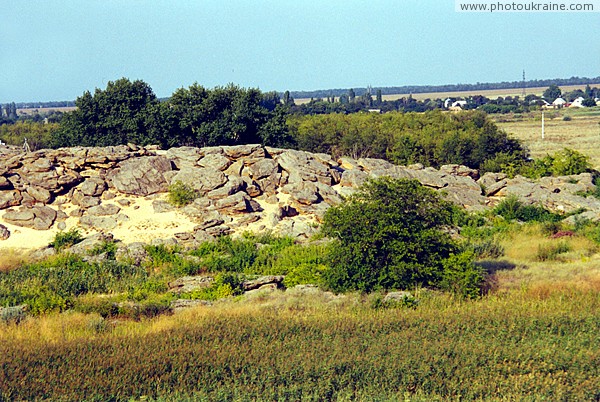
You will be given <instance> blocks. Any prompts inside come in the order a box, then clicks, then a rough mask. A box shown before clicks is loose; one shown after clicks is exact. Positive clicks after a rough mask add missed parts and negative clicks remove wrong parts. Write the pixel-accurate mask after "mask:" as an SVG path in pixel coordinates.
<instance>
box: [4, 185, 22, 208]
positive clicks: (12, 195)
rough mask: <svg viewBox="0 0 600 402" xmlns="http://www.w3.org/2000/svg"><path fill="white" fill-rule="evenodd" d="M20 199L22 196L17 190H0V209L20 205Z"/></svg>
mask: <svg viewBox="0 0 600 402" xmlns="http://www.w3.org/2000/svg"><path fill="white" fill-rule="evenodd" d="M22 200H23V196H22V195H21V193H20V192H19V191H17V190H8V191H0V209H5V208H9V207H15V206H17V205H20V204H21V201H22Z"/></svg>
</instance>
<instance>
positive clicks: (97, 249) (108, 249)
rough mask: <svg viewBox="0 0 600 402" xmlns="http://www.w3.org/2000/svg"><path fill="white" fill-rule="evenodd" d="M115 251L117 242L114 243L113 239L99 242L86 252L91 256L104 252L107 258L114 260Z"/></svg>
mask: <svg viewBox="0 0 600 402" xmlns="http://www.w3.org/2000/svg"><path fill="white" fill-rule="evenodd" d="M116 253H117V243H115V242H114V241H103V242H101V243H100V244H97V245H96V246H94V247H93V248H92V249H91V250H89V252H88V254H89V255H92V256H94V255H101V254H106V258H107V259H109V260H114V259H115V255H116Z"/></svg>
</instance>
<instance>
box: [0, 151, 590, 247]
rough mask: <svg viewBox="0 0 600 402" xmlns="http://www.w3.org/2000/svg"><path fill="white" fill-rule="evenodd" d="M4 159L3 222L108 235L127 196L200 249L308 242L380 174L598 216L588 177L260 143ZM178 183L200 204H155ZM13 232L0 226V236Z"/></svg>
mask: <svg viewBox="0 0 600 402" xmlns="http://www.w3.org/2000/svg"><path fill="white" fill-rule="evenodd" d="M2 152H3V155H2V157H3V159H2V160H1V161H0V210H4V213H3V214H2V220H3V221H4V222H5V223H8V224H11V225H15V226H20V227H26V228H33V229H37V230H47V229H49V228H52V227H54V225H56V227H58V228H59V229H64V228H65V223H64V222H65V221H66V220H67V219H68V218H69V217H74V218H77V222H78V223H77V225H78V226H80V227H81V228H84V229H87V230H92V231H98V232H104V233H110V231H111V230H112V229H114V228H115V227H117V226H118V225H120V224H121V223H123V222H127V221H128V220H129V217H128V216H127V214H125V213H123V211H122V209H123V208H124V207H127V206H129V204H130V203H131V202H134V200H133V201H131V199H132V198H135V197H144V198H153V197H154V198H153V204H152V205H153V208H154V212H155V213H163V212H169V211H173V210H177V211H179V212H180V213H182V214H185V215H186V216H187V217H188V218H189V220H190V221H192V222H194V223H196V224H197V225H196V226H195V228H194V230H193V231H191V232H186V233H183V232H182V233H178V234H177V235H176V236H175V237H176V238H175V241H181V242H186V241H187V242H190V241H192V242H199V241H204V240H207V239H210V238H213V237H215V236H220V235H225V234H230V233H233V232H239V231H243V230H246V229H248V228H252V229H253V230H265V229H269V230H273V231H274V232H275V233H278V234H282V235H290V236H294V237H297V238H308V237H310V236H311V235H312V234H313V233H314V232H315V231H316V228H317V227H318V223H319V222H320V221H321V220H322V219H323V216H324V214H325V212H326V211H327V209H328V208H330V207H331V206H332V205H337V204H339V203H340V202H341V201H342V199H343V197H344V196H347V195H349V194H351V193H353V192H354V191H356V189H357V188H358V187H359V186H360V185H362V184H363V183H364V182H365V181H366V180H367V179H369V178H375V177H382V176H391V177H393V178H410V179H416V180H418V181H420V182H421V183H422V184H423V185H425V186H427V187H430V188H433V189H436V190H438V191H441V192H443V194H444V196H445V197H446V198H447V199H449V200H451V201H453V202H454V203H456V204H458V205H460V206H462V207H464V208H466V209H468V210H482V209H484V208H487V207H489V206H491V205H494V204H495V203H497V202H498V200H499V199H501V198H502V197H504V196H506V195H508V194H516V195H517V196H519V197H520V198H522V199H523V200H524V201H525V202H527V203H539V204H541V205H543V206H544V207H546V208H548V209H551V210H554V211H563V212H573V211H576V210H580V209H585V210H586V212H585V216H586V217H588V218H590V219H600V201H598V200H596V199H595V198H593V197H586V196H585V194H586V193H589V192H590V191H591V190H593V189H594V188H595V186H594V184H593V182H592V176H591V175H590V174H586V173H584V174H581V175H576V176H567V177H560V178H543V179H540V180H537V181H534V180H529V179H525V178H523V177H519V176H517V177H516V178H514V179H509V178H507V177H506V176H505V175H503V174H498V173H487V174H485V175H483V176H482V177H479V172H477V171H476V170H473V169H470V168H467V167H465V166H460V165H446V166H442V167H441V168H440V169H439V170H438V169H434V168H425V167H423V166H422V165H419V164H416V165H411V166H407V167H405V166H396V165H393V164H391V163H389V162H387V161H384V160H380V159H370V158H360V159H352V158H348V157H344V158H340V159H338V160H334V159H333V158H332V157H331V156H329V155H325V154H314V153H309V152H304V151H297V150H288V149H277V148H270V147H262V146H260V145H239V146H223V147H207V148H193V147H179V148H171V149H169V150H166V151H163V150H158V149H156V147H138V146H136V145H133V144H130V145H122V146H114V147H99V148H83V147H76V148H61V149H56V150H40V151H36V152H28V153H23V152H21V151H19V150H17V149H3V150H2ZM176 182H181V183H183V184H185V185H187V186H189V187H190V188H191V189H193V190H194V191H196V193H197V194H198V196H199V197H198V198H197V199H196V200H194V201H193V202H192V203H191V204H189V205H187V206H185V207H183V208H178V209H176V208H175V207H174V206H172V205H170V204H169V203H167V202H166V201H165V200H164V199H161V198H156V197H157V196H159V195H161V194H164V193H166V192H168V190H169V186H171V185H172V184H174V183H176ZM124 197H128V198H124ZM163 198H164V197H163ZM67 205H68V206H70V208H69V209H67V208H66V207H65V206H67ZM66 211H68V212H66ZM9 235H10V233H9V232H8V230H3V229H2V228H1V227H0V239H1V238H6V237H7V236H9Z"/></svg>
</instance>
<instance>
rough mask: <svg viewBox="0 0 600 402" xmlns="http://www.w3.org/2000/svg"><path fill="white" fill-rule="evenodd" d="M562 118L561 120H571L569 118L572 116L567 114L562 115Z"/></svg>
mask: <svg viewBox="0 0 600 402" xmlns="http://www.w3.org/2000/svg"><path fill="white" fill-rule="evenodd" d="M562 119H563V121H571V120H573V118H572V117H571V116H569V115H564V116H563V118H562Z"/></svg>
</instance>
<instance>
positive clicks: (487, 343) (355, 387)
mask: <svg viewBox="0 0 600 402" xmlns="http://www.w3.org/2000/svg"><path fill="white" fill-rule="evenodd" d="M498 240H499V242H500V244H501V245H502V246H503V247H504V249H505V256H504V257H502V258H500V259H496V260H489V261H483V262H481V264H484V265H485V266H486V267H487V268H488V269H489V271H490V272H491V273H492V274H491V275H490V277H489V278H488V282H489V292H488V293H487V294H486V295H484V296H483V297H481V298H480V299H476V300H465V299H461V298H458V297H455V296H452V295H451V294H447V293H442V292H438V291H432V290H426V289H413V290H412V292H413V293H414V294H415V296H416V298H417V299H418V300H419V303H418V305H417V306H416V308H409V307H393V308H383V307H381V303H380V302H381V297H382V295H381V294H379V293H374V294H370V295H363V294H357V293H349V294H346V295H340V296H334V295H332V294H327V293H322V292H303V291H299V290H291V291H287V292H274V293H263V294H257V295H254V296H253V297H251V298H249V297H245V296H238V297H233V298H228V299H225V300H223V301H221V302H216V303H215V304H214V305H213V306H211V307H199V308H195V309H190V310H187V311H184V312H181V313H178V314H175V315H171V316H160V317H157V318H154V319H142V320H140V321H134V320H122V319H121V320H115V319H103V318H101V317H100V316H99V315H97V314H82V313H77V312H67V313H63V314H49V315H45V316H40V317H37V318H34V319H27V320H25V321H24V322H22V323H21V324H19V325H15V324H5V323H1V322H0V400H65V401H67V400H82V401H83V400H89V401H100V400H113V401H129V400H132V401H142V400H152V401H254V400H261V401H262V400H268V401H321V400H334V401H447V400H465V401H469V400H489V401H509V400H520V401H521V400H522V401H537V400H551V401H570V400H581V401H583V400H599V399H600V352H599V351H600V337H598V335H597V334H598V332H599V331H600V315H599V314H598V312H599V309H600V271H599V269H598V266H599V264H598V263H599V261H600V259H599V256H598V255H597V251H598V245H597V244H596V243H594V242H592V241H590V240H589V239H588V238H586V237H583V236H573V237H569V238H564V239H550V238H549V237H548V235H547V234H546V235H545V234H544V226H543V225H542V224H525V225H521V224H517V223H513V224H511V226H509V227H507V229H506V230H504V231H502V232H499V235H498ZM558 243H561V244H562V243H564V244H565V245H566V246H565V247H564V249H565V251H564V252H562V253H561V254H560V255H557V256H555V258H553V259H551V260H548V261H539V258H538V257H539V248H540V247H551V246H553V245H556V244H558ZM536 251H537V253H536Z"/></svg>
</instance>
